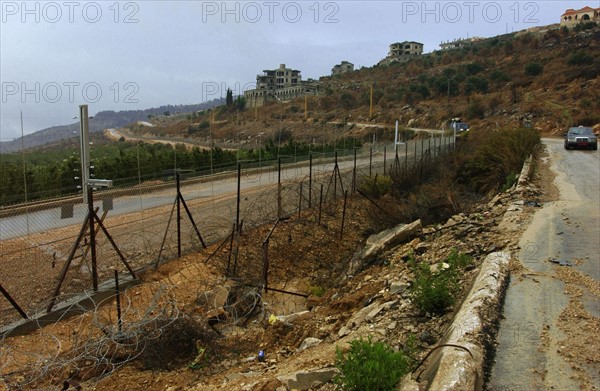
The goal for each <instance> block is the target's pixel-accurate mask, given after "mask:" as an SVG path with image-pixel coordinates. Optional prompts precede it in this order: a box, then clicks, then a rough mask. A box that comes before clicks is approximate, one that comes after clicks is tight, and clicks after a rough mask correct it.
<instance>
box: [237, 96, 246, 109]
mask: <svg viewBox="0 0 600 391" xmlns="http://www.w3.org/2000/svg"><path fill="white" fill-rule="evenodd" d="M235 107H236V108H237V109H238V110H239V111H244V109H246V98H244V97H243V96H241V95H238V97H237V99H236V100H235Z"/></svg>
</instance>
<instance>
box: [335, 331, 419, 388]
mask: <svg viewBox="0 0 600 391" xmlns="http://www.w3.org/2000/svg"><path fill="white" fill-rule="evenodd" d="M335 361H336V367H337V368H338V369H339V370H340V374H339V375H337V376H336V377H334V379H333V381H334V383H335V384H337V385H338V386H339V387H340V388H341V389H342V390H346V391H365V390H369V391H387V390H390V391H391V390H395V389H396V385H397V384H398V382H399V381H400V379H401V378H402V377H403V376H404V375H405V374H407V373H408V372H409V371H410V369H411V365H412V363H413V360H412V358H411V357H410V356H409V355H408V354H406V353H405V352H404V351H399V352H396V351H394V350H393V349H392V348H391V347H389V346H388V345H386V344H385V343H383V342H373V341H372V340H371V337H370V336H369V337H368V338H367V339H363V338H359V339H355V340H353V341H352V342H350V350H349V351H347V352H345V353H344V352H342V351H341V350H340V349H337V350H336V360H335Z"/></svg>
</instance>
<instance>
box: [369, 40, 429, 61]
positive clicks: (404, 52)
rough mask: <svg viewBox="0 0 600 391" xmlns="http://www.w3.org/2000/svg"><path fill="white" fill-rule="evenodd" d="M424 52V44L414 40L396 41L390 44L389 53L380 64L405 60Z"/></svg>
mask: <svg viewBox="0 0 600 391" xmlns="http://www.w3.org/2000/svg"><path fill="white" fill-rule="evenodd" d="M421 54H423V44H422V43H420V42H414V41H404V42H396V43H393V44H391V45H390V50H389V52H388V55H387V57H386V58H384V59H383V60H381V61H379V65H383V64H391V63H393V62H404V61H408V60H410V59H411V58H415V57H418V56H420V55H421Z"/></svg>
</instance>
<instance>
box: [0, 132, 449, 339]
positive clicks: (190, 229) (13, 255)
mask: <svg viewBox="0 0 600 391" xmlns="http://www.w3.org/2000/svg"><path fill="white" fill-rule="evenodd" d="M439 136H441V137H432V138H429V139H420V140H414V141H410V142H407V143H404V144H400V145H397V146H396V148H394V145H393V144H388V145H385V144H380V145H371V146H367V147H364V148H362V149H354V150H338V151H336V152H334V153H331V154H324V153H321V154H320V153H314V152H313V153H312V154H310V155H309V156H302V157H292V158H285V157H280V158H279V159H278V160H276V161H271V162H260V164H257V163H256V162H252V163H250V162H238V163H237V165H236V166H234V167H231V169H230V170H229V171H227V170H225V171H221V172H219V173H216V174H215V173H213V174H210V173H208V172H205V173H185V172H184V173H181V174H180V173H179V172H177V173H176V175H173V177H171V178H167V179H165V180H164V181H161V183H152V184H148V185H144V184H139V185H136V186H130V187H128V188H119V189H111V190H102V191H94V192H93V193H92V192H90V193H92V194H91V197H90V198H89V200H88V203H87V204H86V203H82V200H81V197H78V198H75V197H71V198H63V199H55V200H46V201H44V202H37V203H31V204H25V205H15V206H12V207H11V208H8V209H4V210H0V288H1V292H0V293H2V297H1V298H0V314H1V322H0V326H5V331H6V330H7V327H9V326H8V325H10V324H11V323H12V322H15V321H17V320H19V319H22V318H24V319H32V318H36V317H39V316H40V314H44V313H49V312H51V311H52V310H53V308H56V306H57V305H58V304H59V303H65V302H69V301H70V300H73V299H74V298H77V297H80V296H81V295H84V296H89V295H92V294H94V292H97V291H99V290H102V289H107V286H109V287H110V289H111V290H112V289H114V281H113V279H114V278H115V277H116V278H118V276H119V275H120V276H121V279H122V280H125V281H127V277H125V276H127V275H128V276H129V277H128V278H129V279H136V278H137V277H138V275H139V274H141V273H143V272H144V271H145V270H148V269H151V268H155V267H157V266H158V265H159V264H162V263H164V262H166V261H168V260H171V259H174V258H178V257H181V255H182V254H190V253H193V252H197V251H201V250H204V249H205V248H206V247H207V246H211V245H216V249H215V250H211V251H212V252H211V253H207V254H206V262H209V261H211V258H214V257H216V254H217V253H218V252H219V251H220V250H222V251H224V252H225V253H226V254H227V256H226V262H224V264H223V267H224V274H226V275H228V276H235V275H236V273H237V272H238V270H237V269H239V268H241V267H243V265H242V260H241V258H242V256H241V255H240V254H237V253H236V251H235V248H236V246H237V244H238V242H239V241H240V240H242V239H241V238H240V236H241V233H242V231H243V230H247V229H250V228H253V227H258V226H261V225H265V224H267V225H269V226H271V225H272V229H271V230H270V232H271V233H272V232H273V231H274V230H275V228H276V226H277V223H278V222H279V221H281V220H282V219H286V218H288V217H289V216H292V215H294V214H300V213H301V212H302V211H303V210H313V211H315V214H317V215H318V219H319V221H320V219H321V213H322V209H324V208H325V206H326V205H329V204H330V203H332V202H333V201H336V200H344V198H345V197H347V196H348V194H347V193H346V192H347V191H350V193H354V191H355V190H356V187H357V181H358V180H359V178H361V177H365V176H366V177H374V176H376V175H382V174H384V175H386V174H388V175H389V174H390V173H391V172H392V171H393V170H396V171H397V173H400V174H401V175H404V174H406V173H408V172H409V171H411V170H418V169H419V167H422V166H423V161H424V160H427V159H433V158H435V157H436V156H437V155H438V154H440V153H442V152H443V151H444V150H446V149H448V148H449V147H451V145H452V141H453V140H452V137H446V136H444V135H439ZM421 170H422V168H421ZM402 173H404V174H402ZM345 193H346V194H345ZM342 212H343V213H345V212H346V211H345V202H343V211H342ZM342 235H343V218H342V228H341V232H340V237H342ZM269 242H270V234H269V236H267V237H266V238H264V241H263V243H262V246H263V248H262V254H260V255H259V256H258V258H260V260H261V262H262V263H263V265H262V267H260V268H259V269H260V270H256V273H254V274H255V277H254V278H256V279H258V280H259V281H260V283H261V284H262V285H263V287H264V288H272V289H274V290H276V289H278V288H277V287H275V286H271V285H270V284H268V276H267V273H268V262H269ZM213 247H215V246H213ZM211 248H212V247H211ZM284 285H285V284H284ZM304 296H305V295H304ZM9 328H10V327H9ZM9 328H8V329H9Z"/></svg>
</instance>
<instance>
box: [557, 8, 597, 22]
mask: <svg viewBox="0 0 600 391" xmlns="http://www.w3.org/2000/svg"><path fill="white" fill-rule="evenodd" d="M581 22H584V23H585V22H600V8H592V7H583V8H582V9H580V10H574V9H572V8H569V9H568V10H566V11H565V13H564V14H562V15H561V17H560V25H561V26H567V27H570V26H574V25H576V24H577V23H581Z"/></svg>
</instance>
